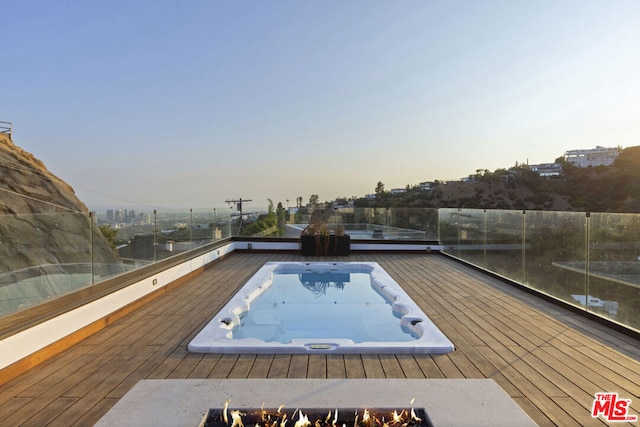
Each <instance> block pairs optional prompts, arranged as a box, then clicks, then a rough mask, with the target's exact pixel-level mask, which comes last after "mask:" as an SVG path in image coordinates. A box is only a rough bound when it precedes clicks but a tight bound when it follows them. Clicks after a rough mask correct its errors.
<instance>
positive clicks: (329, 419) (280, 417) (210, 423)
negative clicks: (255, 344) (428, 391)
mask: <svg viewBox="0 0 640 427" xmlns="http://www.w3.org/2000/svg"><path fill="white" fill-rule="evenodd" d="M245 425H246V426H251V427H254V426H255V427H257V426H259V427H284V426H292V427H311V426H313V427H432V426H433V424H431V422H430V421H429V418H428V416H427V413H426V412H425V410H424V409H415V408H401V409H398V408H376V409H361V408H336V409H333V410H331V409H329V410H325V409H318V408H312V409H306V408H305V409H301V408H297V409H294V410H285V409H284V405H283V406H281V407H279V408H270V409H267V408H264V407H262V408H245V409H236V410H229V409H228V408H227V407H224V408H211V409H209V411H208V412H207V413H206V415H205V416H204V418H203V420H202V422H201V423H200V426H202V427H244V426H245Z"/></svg>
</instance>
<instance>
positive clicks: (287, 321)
mask: <svg viewBox="0 0 640 427" xmlns="http://www.w3.org/2000/svg"><path fill="white" fill-rule="evenodd" d="M188 349H189V351H191V352H196V353H250V354H309V353H342V354H363V353H376V354H416V353H432V354H442V353H448V352H450V351H453V350H454V347H453V344H452V343H451V342H450V341H449V340H448V339H447V337H446V336H445V335H444V334H443V333H442V332H441V331H440V330H439V329H438V328H437V327H436V325H435V324H433V322H432V321H431V320H430V319H429V318H428V317H427V315H426V314H425V313H424V312H423V311H422V310H421V309H420V307H418V305H417V304H416V303H415V302H414V301H413V300H412V299H411V298H410V297H409V295H407V294H406V292H404V290H403V289H402V287H401V286H400V285H399V284H398V283H396V282H395V281H394V280H393V278H391V276H389V274H388V273H387V272H386V271H384V269H383V268H382V267H381V266H380V265H378V264H377V263H374V262H355V263H351V262H330V263H329V262H324V263H323V262H282V263H281V262H268V263H266V264H265V265H264V266H263V267H262V268H260V269H259V270H258V271H257V272H256V274H255V275H254V276H253V277H252V278H251V279H249V281H248V282H247V283H246V284H245V285H244V286H242V288H241V289H240V290H239V291H238V292H237V293H236V294H235V295H234V296H233V297H232V298H231V299H230V300H229V301H228V302H227V304H226V305H225V306H224V307H223V308H222V309H221V310H220V312H218V314H217V315H216V316H215V317H214V318H213V319H211V321H210V322H209V323H208V324H207V325H206V326H205V327H204V328H203V329H202V330H201V331H200V332H199V333H198V334H197V335H196V336H195V337H194V338H193V340H191V342H190V343H189V346H188Z"/></svg>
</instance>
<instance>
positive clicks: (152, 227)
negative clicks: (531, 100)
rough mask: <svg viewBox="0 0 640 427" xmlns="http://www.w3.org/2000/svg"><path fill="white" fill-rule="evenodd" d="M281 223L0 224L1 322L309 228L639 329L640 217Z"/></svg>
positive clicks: (131, 218) (350, 218) (540, 214)
mask: <svg viewBox="0 0 640 427" xmlns="http://www.w3.org/2000/svg"><path fill="white" fill-rule="evenodd" d="M278 215H279V216H278ZM278 215H276V217H275V218H274V216H273V215H272V216H271V217H269V215H268V212H267V211H266V209H265V210H259V211H255V212H243V216H242V217H240V216H239V215H238V214H237V213H236V212H234V211H230V210H228V209H221V210H220V211H216V210H215V209H209V210H205V209H201V210H195V209H189V210H181V211H180V210H173V211H168V210H164V211H160V210H154V211H149V212H144V213H135V214H134V213H132V212H131V211H129V212H126V213H123V212H111V214H110V216H109V217H107V216H106V215H105V214H104V213H101V214H99V215H96V216H89V215H86V214H81V213H64V214H36V215H10V214H4V215H0V256H2V258H3V262H2V263H0V318H1V317H3V316H6V315H8V314H11V313H15V312H18V311H20V310H23V309H26V308H29V307H32V306H34V305H37V304H39V303H42V302H44V301H47V300H51V299H54V298H57V297H59V296H62V295H65V294H68V293H70V292H73V291H76V290H78V289H81V288H84V287H87V286H91V285H93V284H96V283H100V282H102V281H104V280H106V279H109V278H112V277H115V276H117V275H120V274H123V273H125V272H128V271H131V270H134V269H137V268H140V267H144V266H146V265H149V264H153V263H155V262H158V261H161V260H164V259H168V258H171V257H173V256H176V255H179V254H182V253H185V252H188V251H190V250H193V249H197V248H200V247H202V246H204V245H207V244H209V243H212V242H215V241H218V240H222V239H227V238H229V237H236V236H243V237H246V236H249V237H254V238H257V237H259V238H290V239H297V238H298V237H299V236H300V234H301V233H302V231H303V230H304V229H305V227H306V226H307V225H309V224H310V223H316V224H324V225H326V227H327V228H328V229H329V230H330V232H332V233H335V232H337V231H338V230H340V232H344V233H345V234H348V235H350V236H351V239H352V240H372V241H384V240H389V241H394V242H398V241H407V242H411V241H422V242H424V241H429V242H439V243H440V244H441V245H442V246H443V251H444V252H445V253H447V254H450V255H452V256H455V257H457V258H459V259H460V260H463V261H466V262H468V263H471V264H473V265H476V266H478V267H480V268H483V269H486V270H487V271H491V272H493V273H495V274H498V275H500V276H503V277H505V278H508V279H510V280H513V281H515V282H517V283H520V284H522V285H524V286H528V287H531V288H534V289H536V290H538V291H540V292H543V293H545V294H547V295H550V296H552V297H554V298H558V299H560V300H563V301H566V302H568V303H570V304H573V305H575V306H576V307H581V308H583V309H584V310H588V311H590V312H594V313H597V314H598V315H600V316H603V317H606V318H609V319H612V320H614V321H616V322H619V323H621V324H624V325H627V326H629V327H631V328H634V329H640V215H637V214H591V215H587V214H585V213H578V212H545V211H526V212H523V211H509V210H481V209H422V208H336V209H333V208H328V209H327V208H325V209H315V210H309V211H308V212H306V211H304V210H299V211H298V212H297V213H294V212H293V210H292V211H291V212H286V213H285V214H284V215H283V214H282V212H279V213H278ZM105 236H107V237H108V239H107V238H106V237H105Z"/></svg>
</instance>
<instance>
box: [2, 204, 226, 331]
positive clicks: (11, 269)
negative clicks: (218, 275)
mask: <svg viewBox="0 0 640 427" xmlns="http://www.w3.org/2000/svg"><path fill="white" fill-rule="evenodd" d="M106 236H108V237H106ZM230 236H231V217H230V215H229V213H228V212H225V214H224V215H218V214H216V212H215V211H213V210H211V211H205V210H201V211H196V210H189V211H165V212H160V211H153V212H149V213H144V214H139V215H135V216H134V217H124V216H122V215H121V216H120V217H118V218H115V217H112V218H107V217H106V216H104V215H98V216H97V217H95V216H89V215H87V214H84V213H55V214H53V213H52V214H17V215H10V214H3V215H0V256H1V257H2V262H0V318H1V317H3V316H6V315H8V314H11V313H15V312H18V311H21V310H24V309H27V308H29V307H33V306H35V305H37V304H40V303H43V302H46V301H48V300H52V299H55V298H58V297H60V296H63V295H66V294H68V293H70V292H74V291H77V290H79V289H82V288H85V287H88V286H92V285H94V284H96V283H100V282H102V281H104V280H107V279H109V278H112V277H115V276H117V275H120V274H122V273H126V272H128V271H131V270H135V269H137V268H140V267H143V266H145V265H148V264H152V263H155V262H157V261H160V260H163V259H166V258H170V257H172V256H175V255H178V254H181V253H184V252H187V251H189V250H192V249H195V248H198V247H201V246H204V245H206V244H209V243H211V242H215V241H217V240H221V239H225V238H228V237H230Z"/></svg>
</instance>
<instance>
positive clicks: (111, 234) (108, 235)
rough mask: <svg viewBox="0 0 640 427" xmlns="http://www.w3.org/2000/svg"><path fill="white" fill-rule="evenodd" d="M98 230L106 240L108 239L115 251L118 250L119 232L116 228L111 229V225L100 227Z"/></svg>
mask: <svg viewBox="0 0 640 427" xmlns="http://www.w3.org/2000/svg"><path fill="white" fill-rule="evenodd" d="M98 228H99V229H100V232H101V233H102V235H103V236H104V238H105V239H107V242H109V245H110V246H111V247H112V248H113V249H115V248H116V237H117V236H118V230H116V229H115V228H113V227H111V225H100V226H98Z"/></svg>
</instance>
